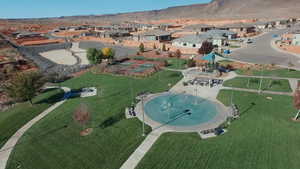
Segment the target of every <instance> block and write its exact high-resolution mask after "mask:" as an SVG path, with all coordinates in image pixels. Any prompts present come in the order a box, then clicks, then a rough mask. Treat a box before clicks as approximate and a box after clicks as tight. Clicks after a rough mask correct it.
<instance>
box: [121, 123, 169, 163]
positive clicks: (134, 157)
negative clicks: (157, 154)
mask: <svg viewBox="0 0 300 169" xmlns="http://www.w3.org/2000/svg"><path fill="white" fill-rule="evenodd" d="M163 132H165V131H160V130H159V129H157V130H153V131H152V132H151V133H150V134H148V135H147V137H146V138H145V140H144V141H143V143H142V144H141V145H140V146H139V147H138V148H137V149H136V150H135V151H134V152H133V153H132V154H131V156H130V157H129V158H128V159H127V161H126V162H125V163H124V164H123V165H122V166H121V168H120V169H134V168H135V167H136V166H137V165H138V163H139V162H140V161H141V160H142V159H143V157H144V156H145V154H146V153H147V152H148V151H149V150H150V148H151V147H152V145H153V144H154V143H155V141H156V140H157V139H158V138H159V136H160V135H161V134H162V133H163Z"/></svg>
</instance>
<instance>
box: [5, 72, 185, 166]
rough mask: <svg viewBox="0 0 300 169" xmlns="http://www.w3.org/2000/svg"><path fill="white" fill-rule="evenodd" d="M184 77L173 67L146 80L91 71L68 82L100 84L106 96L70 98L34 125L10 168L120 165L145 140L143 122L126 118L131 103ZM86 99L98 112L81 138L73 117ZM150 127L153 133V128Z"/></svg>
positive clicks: (69, 84) (12, 160) (74, 86)
mask: <svg viewBox="0 0 300 169" xmlns="http://www.w3.org/2000/svg"><path fill="white" fill-rule="evenodd" d="M181 78H182V76H181V74H180V73H178V72H171V71H162V72H158V73H156V74H154V75H153V76H151V77H149V78H145V79H134V78H129V77H123V76H112V75H95V74H92V73H89V72H88V73H86V74H84V75H82V76H80V77H78V78H74V79H71V80H69V81H66V82H65V83H64V84H63V85H64V86H68V87H71V88H73V89H78V88H81V87H89V86H90V87H92V86H95V87H97V88H98V93H99V92H100V94H99V95H98V96H94V97H89V98H73V99H70V100H68V101H67V102H66V103H64V104H63V105H62V106H61V107H59V108H58V109H56V110H55V111H54V112H51V113H50V114H49V115H48V116H46V117H45V118H44V119H42V120H41V121H39V122H38V123H37V124H36V125H34V126H33V127H32V128H31V129H30V130H29V131H28V132H26V133H25V135H24V136H23V137H22V138H21V140H20V142H19V144H18V145H17V146H16V148H15V150H14V151H13V153H12V156H11V158H10V160H9V163H8V167H7V169H15V168H17V167H18V166H20V168H22V169H23V168H25V169H38V168H40V169H118V168H120V166H121V165H122V164H123V163H124V162H125V161H126V160H127V158H128V157H129V156H130V155H131V154H132V153H133V151H134V150H135V149H136V148H137V147H138V146H139V145H140V143H141V142H142V141H143V139H144V137H142V136H141V135H142V131H141V125H142V123H141V122H140V121H139V120H137V119H130V120H126V119H125V118H124V110H125V107H126V106H129V105H130V104H131V102H132V100H133V99H132V98H133V97H135V96H136V95H137V93H140V92H142V91H145V90H146V91H151V92H162V91H165V90H168V89H169V84H172V85H174V84H175V83H177V81H179V80H180V79H181ZM132 93H133V95H132ZM132 96H133V97H132ZM80 103H85V104H87V105H88V108H89V111H90V112H91V113H92V120H91V122H90V124H88V126H87V127H93V128H94V131H93V133H92V134H91V135H89V136H86V137H81V136H79V132H80V131H81V128H80V126H78V125H77V124H75V123H74V122H73V120H72V113H73V112H74V109H75V108H76V107H77V106H78V105H79V104H80ZM108 121H109V123H108V124H107V125H105V126H103V124H104V123H105V122H108ZM100 126H102V127H100ZM146 129H147V132H149V131H150V128H149V127H147V128H146Z"/></svg>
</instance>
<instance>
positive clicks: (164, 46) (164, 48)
mask: <svg viewBox="0 0 300 169" xmlns="http://www.w3.org/2000/svg"><path fill="white" fill-rule="evenodd" d="M161 50H162V51H164V52H165V51H167V49H166V44H163V45H162V48H161Z"/></svg>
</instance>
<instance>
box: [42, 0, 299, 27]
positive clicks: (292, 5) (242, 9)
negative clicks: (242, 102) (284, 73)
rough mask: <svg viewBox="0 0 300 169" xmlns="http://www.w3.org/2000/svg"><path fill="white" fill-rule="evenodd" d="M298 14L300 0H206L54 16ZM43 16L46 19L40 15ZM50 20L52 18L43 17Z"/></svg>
mask: <svg viewBox="0 0 300 169" xmlns="http://www.w3.org/2000/svg"><path fill="white" fill-rule="evenodd" d="M287 17H300V0H213V1H212V2H210V3H207V4H195V5H188V6H177V7H170V8H166V9H161V10H152V11H142V12H131V13H121V14H111V15H88V16H69V17H68V16H65V17H60V18H52V19H53V20H57V19H58V20H61V21H64V20H67V21H75V22H86V21H92V22H97V21H108V22H119V21H132V20H141V21H145V20H161V19H186V18H191V19H246V18H258V19H275V18H287ZM41 20H45V19H41ZM46 20H48V21H49V20H51V19H46Z"/></svg>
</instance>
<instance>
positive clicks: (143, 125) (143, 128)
mask: <svg viewBox="0 0 300 169" xmlns="http://www.w3.org/2000/svg"><path fill="white" fill-rule="evenodd" d="M142 113H143V124H142V130H143V131H142V132H143V133H142V136H143V137H145V111H144V95H142Z"/></svg>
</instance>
